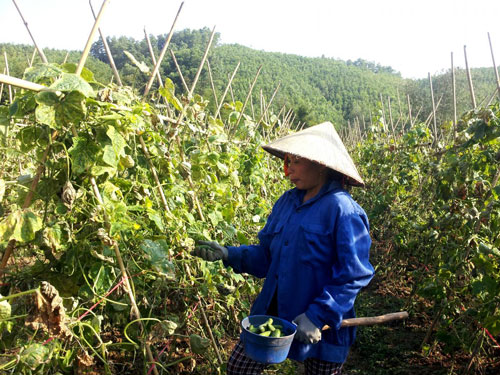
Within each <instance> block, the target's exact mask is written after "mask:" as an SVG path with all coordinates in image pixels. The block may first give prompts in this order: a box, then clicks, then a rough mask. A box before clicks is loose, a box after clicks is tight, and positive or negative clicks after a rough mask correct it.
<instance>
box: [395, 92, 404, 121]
mask: <svg viewBox="0 0 500 375" xmlns="http://www.w3.org/2000/svg"><path fill="white" fill-rule="evenodd" d="M396 93H397V95H398V108H399V119H398V123H399V121H402V119H403V108H402V107H401V97H400V96H399V87H396ZM396 127H397V124H396Z"/></svg>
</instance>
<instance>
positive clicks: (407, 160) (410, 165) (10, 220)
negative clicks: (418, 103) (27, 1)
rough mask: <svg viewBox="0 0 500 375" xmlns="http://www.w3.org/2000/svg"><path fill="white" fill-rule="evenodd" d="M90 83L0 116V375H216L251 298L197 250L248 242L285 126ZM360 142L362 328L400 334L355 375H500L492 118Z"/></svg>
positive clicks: (478, 111)
mask: <svg viewBox="0 0 500 375" xmlns="http://www.w3.org/2000/svg"><path fill="white" fill-rule="evenodd" d="M204 62H205V61H202V62H201V64H200V68H199V71H201V70H202V69H203V67H204V65H205V64H204ZM83 65H84V59H82V62H81V63H80V64H71V63H63V64H54V63H45V64H38V65H34V66H32V67H29V68H28V69H26V71H25V73H24V77H22V78H23V80H22V81H15V82H11V84H12V85H13V87H14V86H17V91H16V92H15V93H14V92H12V101H10V100H9V101H7V100H5V101H4V102H2V103H0V148H1V153H0V163H1V165H2V168H1V169H0V252H1V254H2V264H1V269H0V273H1V284H0V373H5V374H9V373H12V374H73V373H75V374H135V373H137V374H153V373H154V374H208V373H214V374H216V373H224V369H225V361H226V359H227V356H228V354H229V353H230V350H231V348H232V345H233V344H234V342H235V340H236V339H237V337H238V335H239V331H240V327H239V323H240V321H241V320H242V319H243V318H244V317H245V316H246V315H247V314H248V311H249V308H250V305H251V303H252V301H253V298H254V297H255V296H256V293H257V292H258V291H259V288H260V285H261V281H260V280H257V279H254V278H252V277H249V276H246V275H238V274H235V273H233V272H232V271H231V270H230V269H229V270H228V269H225V268H224V267H223V266H222V264H220V262H215V263H213V264H208V263H206V262H204V261H201V260H199V259H197V258H195V257H193V256H192V255H191V251H192V250H193V247H194V243H195V241H197V240H216V241H220V242H221V243H224V244H234V245H236V244H246V243H252V242H253V241H255V240H256V234H257V232H258V231H259V229H260V228H262V226H263V225H264V224H265V221H266V218H267V216H268V214H269V212H270V209H271V207H272V205H273V203H274V202H275V200H276V199H277V198H278V197H279V196H280V195H281V194H282V193H283V192H284V191H285V190H286V189H289V188H290V187H291V185H290V184H289V182H288V181H286V180H285V179H284V176H283V173H282V171H281V165H280V163H278V161H277V160H275V159H273V158H272V157H270V156H269V155H268V154H266V153H265V152H264V151H263V150H262V149H261V145H262V144H264V143H266V142H268V141H269V140H271V139H275V138H276V137H279V136H281V135H284V134H286V133H288V132H290V131H292V130H290V129H291V128H293V124H292V123H291V122H290V117H289V116H288V114H285V112H284V111H280V112H278V111H274V110H273V109H272V106H271V105H270V103H268V104H269V105H267V104H266V103H261V106H260V113H259V112H258V115H256V116H250V115H249V114H248V113H249V112H250V111H249V110H248V106H247V104H248V101H247V99H248V98H236V99H231V100H229V99H227V98H225V96H226V93H227V92H226V93H224V95H223V97H224V98H219V99H223V100H220V101H219V103H218V104H219V105H218V110H217V111H216V112H215V113H213V112H212V111H210V110H208V103H209V100H212V99H211V98H210V99H209V98H204V97H201V96H200V95H197V94H196V90H195V89H196V79H195V80H194V82H192V83H191V87H190V88H188V87H187V86H186V87H184V88H183V90H181V88H176V87H174V85H173V83H172V81H171V80H169V79H168V77H164V78H163V85H162V86H160V87H159V88H155V87H153V88H152V89H151V90H149V92H148V93H147V94H143V95H140V94H139V93H138V90H137V89H136V88H135V89H133V88H131V87H127V86H121V85H119V84H113V83H109V84H107V83H103V82H96V80H95V78H94V75H93V73H92V72H91V71H89V70H88V69H86V68H84V66H83ZM137 65H138V69H139V68H140V64H139V63H137ZM154 75H155V74H153V75H152V76H154ZM197 76H198V75H197ZM197 76H196V77H197ZM2 78H6V76H2ZM7 78H8V77H7ZM19 78H20V77H19ZM2 87H3V86H2ZM5 87H7V86H5ZM229 87H230V85H228V88H229ZM249 87H250V89H249V90H250V92H251V90H252V88H253V86H252V85H251V83H250V82H249ZM141 89H143V88H141ZM146 91H148V90H146ZM141 92H142V90H141ZM250 92H249V94H250ZM216 98H217V97H216ZM216 100H217V99H216ZM270 101H272V99H270ZM369 125H370V126H367V127H365V128H364V129H361V128H359V127H358V128H357V129H355V130H353V129H343V131H342V132H343V134H347V135H348V137H347V138H346V140H345V141H346V144H347V146H348V148H349V149H350V152H351V155H352V156H353V158H354V159H355V163H356V165H357V166H358V169H359V170H360V174H361V175H362V176H363V178H364V180H365V181H366V183H367V186H366V188H365V189H361V188H353V190H352V191H351V193H352V195H353V196H354V197H355V199H356V200H357V201H358V202H359V203H360V204H361V205H362V206H363V207H364V208H365V210H366V212H367V214H368V217H369V218H370V222H371V230H372V237H373V243H374V246H373V248H372V259H373V261H372V263H373V264H374V265H375V267H376V270H377V275H376V277H375V279H374V281H373V282H372V285H370V286H369V287H368V288H367V289H366V290H365V291H363V292H362V294H361V295H360V298H359V300H358V302H357V303H358V313H359V314H360V315H366V316H369V315H378V314H383V313H387V312H392V311H396V310H407V311H408V312H409V313H410V317H409V318H408V319H407V320H406V321H405V322H397V323H392V324H390V325H387V326H380V327H373V328H362V329H360V330H359V339H358V342H357V344H356V345H355V347H354V348H353V353H352V356H351V357H350V359H349V360H348V362H347V364H346V372H347V373H350V374H417V373H422V372H423V373H426V374H464V373H469V374H473V373H477V374H496V373H498V371H499V370H500V361H499V359H498V358H499V354H500V347H499V343H498V342H499V341H500V297H499V295H500V269H499V264H500V204H499V195H500V186H499V185H498V180H499V177H500V107H499V104H498V101H496V103H494V104H492V105H489V106H485V107H477V108H475V109H473V110H471V111H470V112H468V113H465V114H463V115H462V116H461V117H460V120H459V121H458V122H457V124H456V125H454V124H453V123H451V122H450V123H444V124H437V126H436V128H434V129H431V127H430V126H429V125H428V123H412V122H411V121H404V125H403V122H402V123H401V124H400V125H399V127H398V126H396V128H395V129H391V130H389V126H388V123H387V122H386V121H385V119H384V116H383V115H382V113H381V114H379V115H376V116H374V118H373V119H371V121H370V122H369ZM361 130H362V131H361ZM391 340H392V341H391ZM391 356H392V357H393V358H391ZM266 371H268V373H280V374H295V373H300V371H301V370H300V366H297V365H296V364H294V363H291V362H289V361H286V362H284V363H283V364H281V365H278V366H275V367H272V368H271V369H269V370H266Z"/></svg>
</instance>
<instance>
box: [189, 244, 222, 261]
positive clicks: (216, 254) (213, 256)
mask: <svg viewBox="0 0 500 375" xmlns="http://www.w3.org/2000/svg"><path fill="white" fill-rule="evenodd" d="M192 254H193V255H195V256H197V257H200V258H201V259H204V260H206V261H208V262H215V261H216V260H227V255H228V252H227V248H225V247H224V246H222V245H219V244H218V243H217V242H215V241H199V242H197V244H196V247H195V248H194V251H193V252H192Z"/></svg>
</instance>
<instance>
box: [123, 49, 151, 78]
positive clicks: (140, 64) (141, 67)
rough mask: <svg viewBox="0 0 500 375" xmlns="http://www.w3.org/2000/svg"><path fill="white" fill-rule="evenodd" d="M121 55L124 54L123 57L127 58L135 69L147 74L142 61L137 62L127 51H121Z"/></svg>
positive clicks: (145, 66)
mask: <svg viewBox="0 0 500 375" xmlns="http://www.w3.org/2000/svg"><path fill="white" fill-rule="evenodd" d="M123 53H124V54H125V56H127V57H128V58H129V60H130V61H131V62H132V64H134V65H135V66H136V67H138V68H139V70H140V71H141V72H143V73H149V67H148V66H147V65H146V64H145V63H143V62H142V61H141V62H139V61H138V60H137V59H136V58H135V57H134V55H132V54H131V53H130V52H128V51H123Z"/></svg>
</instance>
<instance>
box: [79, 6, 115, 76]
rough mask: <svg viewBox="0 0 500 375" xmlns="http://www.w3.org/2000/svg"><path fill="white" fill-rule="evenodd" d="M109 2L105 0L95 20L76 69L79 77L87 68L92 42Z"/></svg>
mask: <svg viewBox="0 0 500 375" xmlns="http://www.w3.org/2000/svg"><path fill="white" fill-rule="evenodd" d="M108 2H109V0H104V1H103V2H102V5H101V10H100V11H99V14H98V15H97V18H96V19H95V22H94V26H93V27H92V30H91V31H90V35H89V38H88V39H87V44H86V45H85V48H84V49H83V52H82V56H81V57H80V62H79V63H78V66H77V67H76V72H75V74H76V75H77V76H79V75H80V74H82V70H83V67H84V66H85V62H86V61H87V57H88V55H89V52H90V47H92V41H93V40H94V36H95V34H96V32H97V29H98V28H99V24H100V23H101V17H102V15H103V14H104V9H105V8H106V5H108Z"/></svg>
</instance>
